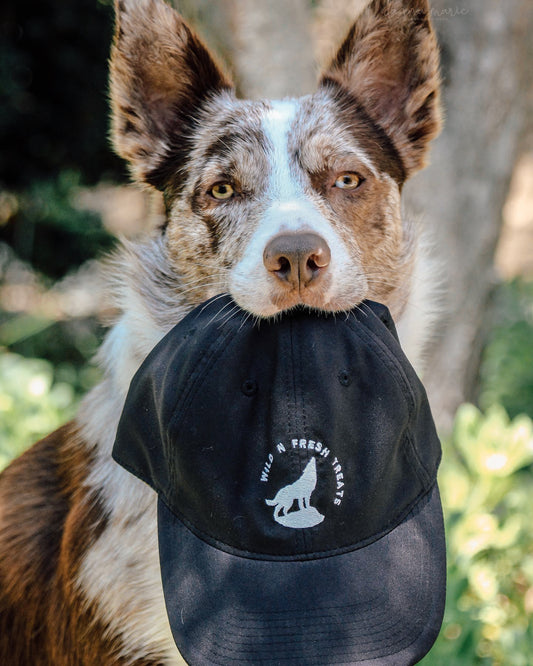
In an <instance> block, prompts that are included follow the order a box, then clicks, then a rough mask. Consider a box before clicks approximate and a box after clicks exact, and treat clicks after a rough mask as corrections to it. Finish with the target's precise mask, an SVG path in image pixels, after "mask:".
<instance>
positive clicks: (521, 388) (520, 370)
mask: <svg viewBox="0 0 533 666" xmlns="http://www.w3.org/2000/svg"><path fill="white" fill-rule="evenodd" d="M495 310H496V321H495V325H494V327H493V329H492V331H491V334H490V337H489V342H488V344H487V347H486V349H485V352H484V356H483V362H482V365H481V393H480V398H479V402H480V405H481V407H482V408H483V409H486V408H487V407H489V406H490V405H492V404H501V405H503V406H504V407H505V408H506V410H507V412H508V413H509V414H510V415H511V416H516V415H517V414H521V413H523V414H529V416H531V417H533V282H525V281H523V280H514V281H513V282H510V283H508V284H504V285H502V286H501V287H500V288H499V289H498V292H497V294H496V298H495Z"/></svg>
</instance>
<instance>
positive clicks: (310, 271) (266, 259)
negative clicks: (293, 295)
mask: <svg viewBox="0 0 533 666" xmlns="http://www.w3.org/2000/svg"><path fill="white" fill-rule="evenodd" d="M330 261H331V250H330V248H329V245H328V244H327V242H326V241H325V240H324V238H322V236H319V235H318V234H315V233H312V232H303V233H302V232H299V233H282V234H278V235H276V236H274V237H273V238H272V239H271V240H270V241H269V242H268V243H267V245H266V247H265V249H264V252H263V263H264V265H265V268H266V269H267V270H268V271H269V272H270V273H272V274H273V275H275V276H276V277H277V278H278V279H279V280H280V281H281V282H286V283H288V284H289V285H290V286H291V287H293V288H294V289H296V290H300V289H302V288H303V287H308V286H310V285H311V283H313V282H317V281H318V280H319V279H320V278H321V277H322V275H323V273H324V272H325V271H326V270H327V267H328V266H329V263H330Z"/></svg>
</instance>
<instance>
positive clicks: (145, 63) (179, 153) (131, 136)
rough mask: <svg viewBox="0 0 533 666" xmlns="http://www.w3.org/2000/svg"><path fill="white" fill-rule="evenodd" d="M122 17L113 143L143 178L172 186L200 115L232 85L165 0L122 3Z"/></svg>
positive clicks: (113, 75) (116, 46)
mask: <svg viewBox="0 0 533 666" xmlns="http://www.w3.org/2000/svg"><path fill="white" fill-rule="evenodd" d="M115 13H116V26H115V38H114V41H113V47H112V50H111V67H110V93H111V108H112V128H111V136H112V139H113V144H114V147H115V150H116V152H117V153H118V154H119V155H120V156H121V157H123V158H124V159H126V160H128V162H129V164H130V168H131V171H132V174H133V176H134V177H135V178H136V179H137V180H139V181H142V182H145V183H148V184H150V185H153V186H154V187H156V188H158V189H164V187H165V184H166V183H167V181H168V179H169V178H170V177H171V176H172V175H173V174H175V173H176V172H177V171H178V170H179V169H180V168H183V165H184V164H185V162H186V158H187V154H188V149H189V147H190V146H189V140H190V137H191V135H192V134H193V131H194V123H195V119H196V118H197V115H198V112H199V110H200V109H201V108H202V106H203V105H205V103H206V102H207V101H208V100H209V99H211V98H212V97H213V96H214V95H216V94H218V93H220V92H222V91H224V90H229V89H231V88H232V84H231V82H230V81H229V79H228V78H227V77H226V76H225V75H224V73H223V72H222V70H221V68H220V67H219V66H218V65H217V64H216V62H215V60H214V58H213V57H212V56H211V54H210V53H209V52H208V50H207V48H206V47H205V46H204V45H203V44H202V42H201V41H200V39H199V38H198V37H197V35H196V34H195V33H194V32H193V31H192V30H191V29H190V28H189V26H188V25H187V24H186V23H185V21H184V20H183V19H182V18H181V16H180V15H179V14H178V13H177V12H176V11H174V10H173V9H172V8H171V7H170V6H169V5H167V4H166V3H165V2H163V1H162V0H115Z"/></svg>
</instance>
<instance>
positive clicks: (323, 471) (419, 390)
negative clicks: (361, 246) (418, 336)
mask: <svg viewBox="0 0 533 666" xmlns="http://www.w3.org/2000/svg"><path fill="white" fill-rule="evenodd" d="M232 304H233V302H232V301H231V299H230V297H229V296H227V297H223V298H222V299H220V298H219V299H218V300H214V299H212V300H211V301H208V302H207V304H204V305H203V306H201V307H199V308H197V309H196V310H194V311H193V312H191V313H190V314H189V315H188V316H187V317H186V318H185V319H184V320H183V321H182V322H180V323H179V324H178V325H177V326H176V327H174V328H173V329H172V330H171V331H170V332H169V333H168V335H167V336H166V337H165V338H164V339H163V340H162V341H161V342H160V343H159V344H158V345H157V346H156V347H155V348H154V350H153V351H152V352H151V353H150V355H149V356H148V357H147V359H146V360H145V362H144V363H143V365H142V366H141V368H140V369H139V371H138V372H137V374H136V375H135V377H134V379H133V381H132V383H131V387H130V391H129V394H128V398H127V400H126V405H125V407H124V411H123V414H122V418H121V421H120V424H119V428H118V432H117V439H116V442H115V447H114V452H113V456H114V458H115V459H116V460H117V461H118V462H119V463H120V464H122V465H123V466H124V467H126V468H127V469H128V470H129V471H131V472H132V473H134V474H135V475H136V476H138V477H140V478H141V479H143V480H144V481H145V482H146V483H148V484H149V485H150V486H152V487H153V488H154V489H155V490H156V491H157V492H158V493H159V495H160V498H161V499H162V501H163V502H164V503H165V504H166V505H167V506H168V508H169V509H171V511H172V512H173V513H174V514H175V515H176V516H177V517H179V518H180V519H181V520H182V521H183V522H184V523H185V524H186V525H187V526H188V527H189V528H190V529H191V530H192V531H193V532H194V533H195V534H196V535H197V536H199V537H201V538H202V539H204V540H205V541H207V542H208V543H210V544H211V545H215V546H216V547H218V548H220V549H221V550H225V551H228V552H235V553H238V554H242V555H245V556H247V557H256V558H268V559H278V558H279V559H295V558H296V559H309V558H316V557H322V556H329V555H332V554H335V553H339V552H344V551H348V550H352V549H355V548H358V547H362V546H364V545H366V544H368V543H369V542H371V541H373V540H375V539H377V538H379V537H380V536H382V535H383V534H385V533H386V532H388V531H390V530H391V529H393V528H394V527H395V526H396V525H398V524H399V523H400V522H401V521H402V519H403V518H404V517H405V516H406V515H407V513H408V512H409V511H410V510H411V509H412V507H413V506H414V505H415V504H416V502H417V501H418V500H419V499H420V498H421V497H422V496H423V495H425V494H426V493H427V492H428V491H429V489H430V488H431V487H432V486H433V485H434V483H435V480H436V472H437V467H438V464H439V461H440V444H439V441H438V438H437V434H436V432H435V427H434V424H433V419H432V417H431V412H430V408H429V405H428V402H427V397H426V393H425V390H424V388H423V386H422V384H421V382H420V380H419V379H418V377H417V376H416V374H415V372H414V370H413V368H412V367H411V365H410V364H409V362H408V360H407V358H406V357H405V355H404V354H403V352H402V350H401V348H400V345H399V343H398V341H397V338H396V332H395V329H394V324H393V323H392V320H391V318H390V315H389V313H388V310H387V309H386V308H385V307H384V306H381V305H379V304H377V303H372V302H369V301H368V302H366V303H365V304H364V306H362V307H359V308H356V309H354V310H352V311H351V312H349V313H347V314H342V315H336V316H335V315H324V314H318V313H309V312H305V311H302V310H294V311H292V312H289V313H286V314H284V315H283V316H282V318H281V319H279V320H277V321H275V322H269V321H261V322H260V324H256V323H254V322H253V321H252V320H251V319H250V318H248V317H247V314H246V313H245V312H242V311H239V312H237V313H236V314H234V315H233V316H232V317H231V318H227V317H226V316H225V315H224V312H227V311H228V308H229V307H230V306H231V305H232ZM225 306H228V307H225Z"/></svg>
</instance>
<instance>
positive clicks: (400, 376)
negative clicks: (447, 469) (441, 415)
mask: <svg viewBox="0 0 533 666" xmlns="http://www.w3.org/2000/svg"><path fill="white" fill-rule="evenodd" d="M361 323H362V324H363V325H364V326H365V330H360V329H359V330H358V329H357V328H355V327H354V326H350V327H351V328H352V330H353V331H354V333H356V334H357V333H358V332H362V333H363V336H365V337H366V339H367V342H369V343H370V344H371V345H372V346H373V347H374V349H375V351H376V353H377V355H378V356H379V358H380V359H381V361H382V363H383V365H384V367H385V368H386V369H387V370H388V371H389V374H391V375H392V376H393V377H395V379H396V381H397V382H398V383H399V384H400V388H402V386H403V388H404V389H406V390H407V393H408V395H409V398H410V399H409V400H408V401H406V402H408V408H409V421H411V420H412V419H413V418H414V416H415V412H416V404H417V402H416V399H415V396H414V393H413V389H412V387H411V383H410V381H409V379H408V378H407V376H406V374H405V371H404V369H403V367H402V365H401V363H400V362H399V361H398V360H397V359H396V357H395V356H394V355H393V353H392V351H391V350H390V349H389V348H388V347H387V346H386V345H385V344H384V343H383V342H382V341H381V340H380V339H379V338H378V337H377V336H376V334H375V333H374V332H373V331H372V330H371V329H369V328H368V326H367V325H366V324H365V323H364V322H361ZM387 330H388V329H387ZM389 333H390V331H389ZM373 343H375V344H376V345H377V347H378V348H376V346H375V345H374V344H373ZM400 349H401V348H400ZM383 354H385V355H386V357H387V359H388V360H389V361H390V362H391V365H392V366H393V367H394V370H395V371H396V372H394V373H393V372H391V369H392V368H391V367H390V366H389V364H388V363H387V362H386V360H385V359H384V358H383ZM405 440H406V441H407V443H408V445H409V450H410V451H411V453H412V455H413V458H414V460H415V462H416V466H415V471H416V472H417V474H418V476H419V478H420V480H421V481H422V483H423V484H424V485H425V484H427V483H428V482H429V481H431V479H432V472H431V470H428V469H426V466H425V465H424V463H423V462H422V460H421V458H420V456H419V454H418V451H417V450H416V447H415V445H414V442H413V438H412V432H411V426H410V425H408V426H407V428H406V432H405ZM437 468H438V464H437ZM420 472H421V473H422V476H420Z"/></svg>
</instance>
